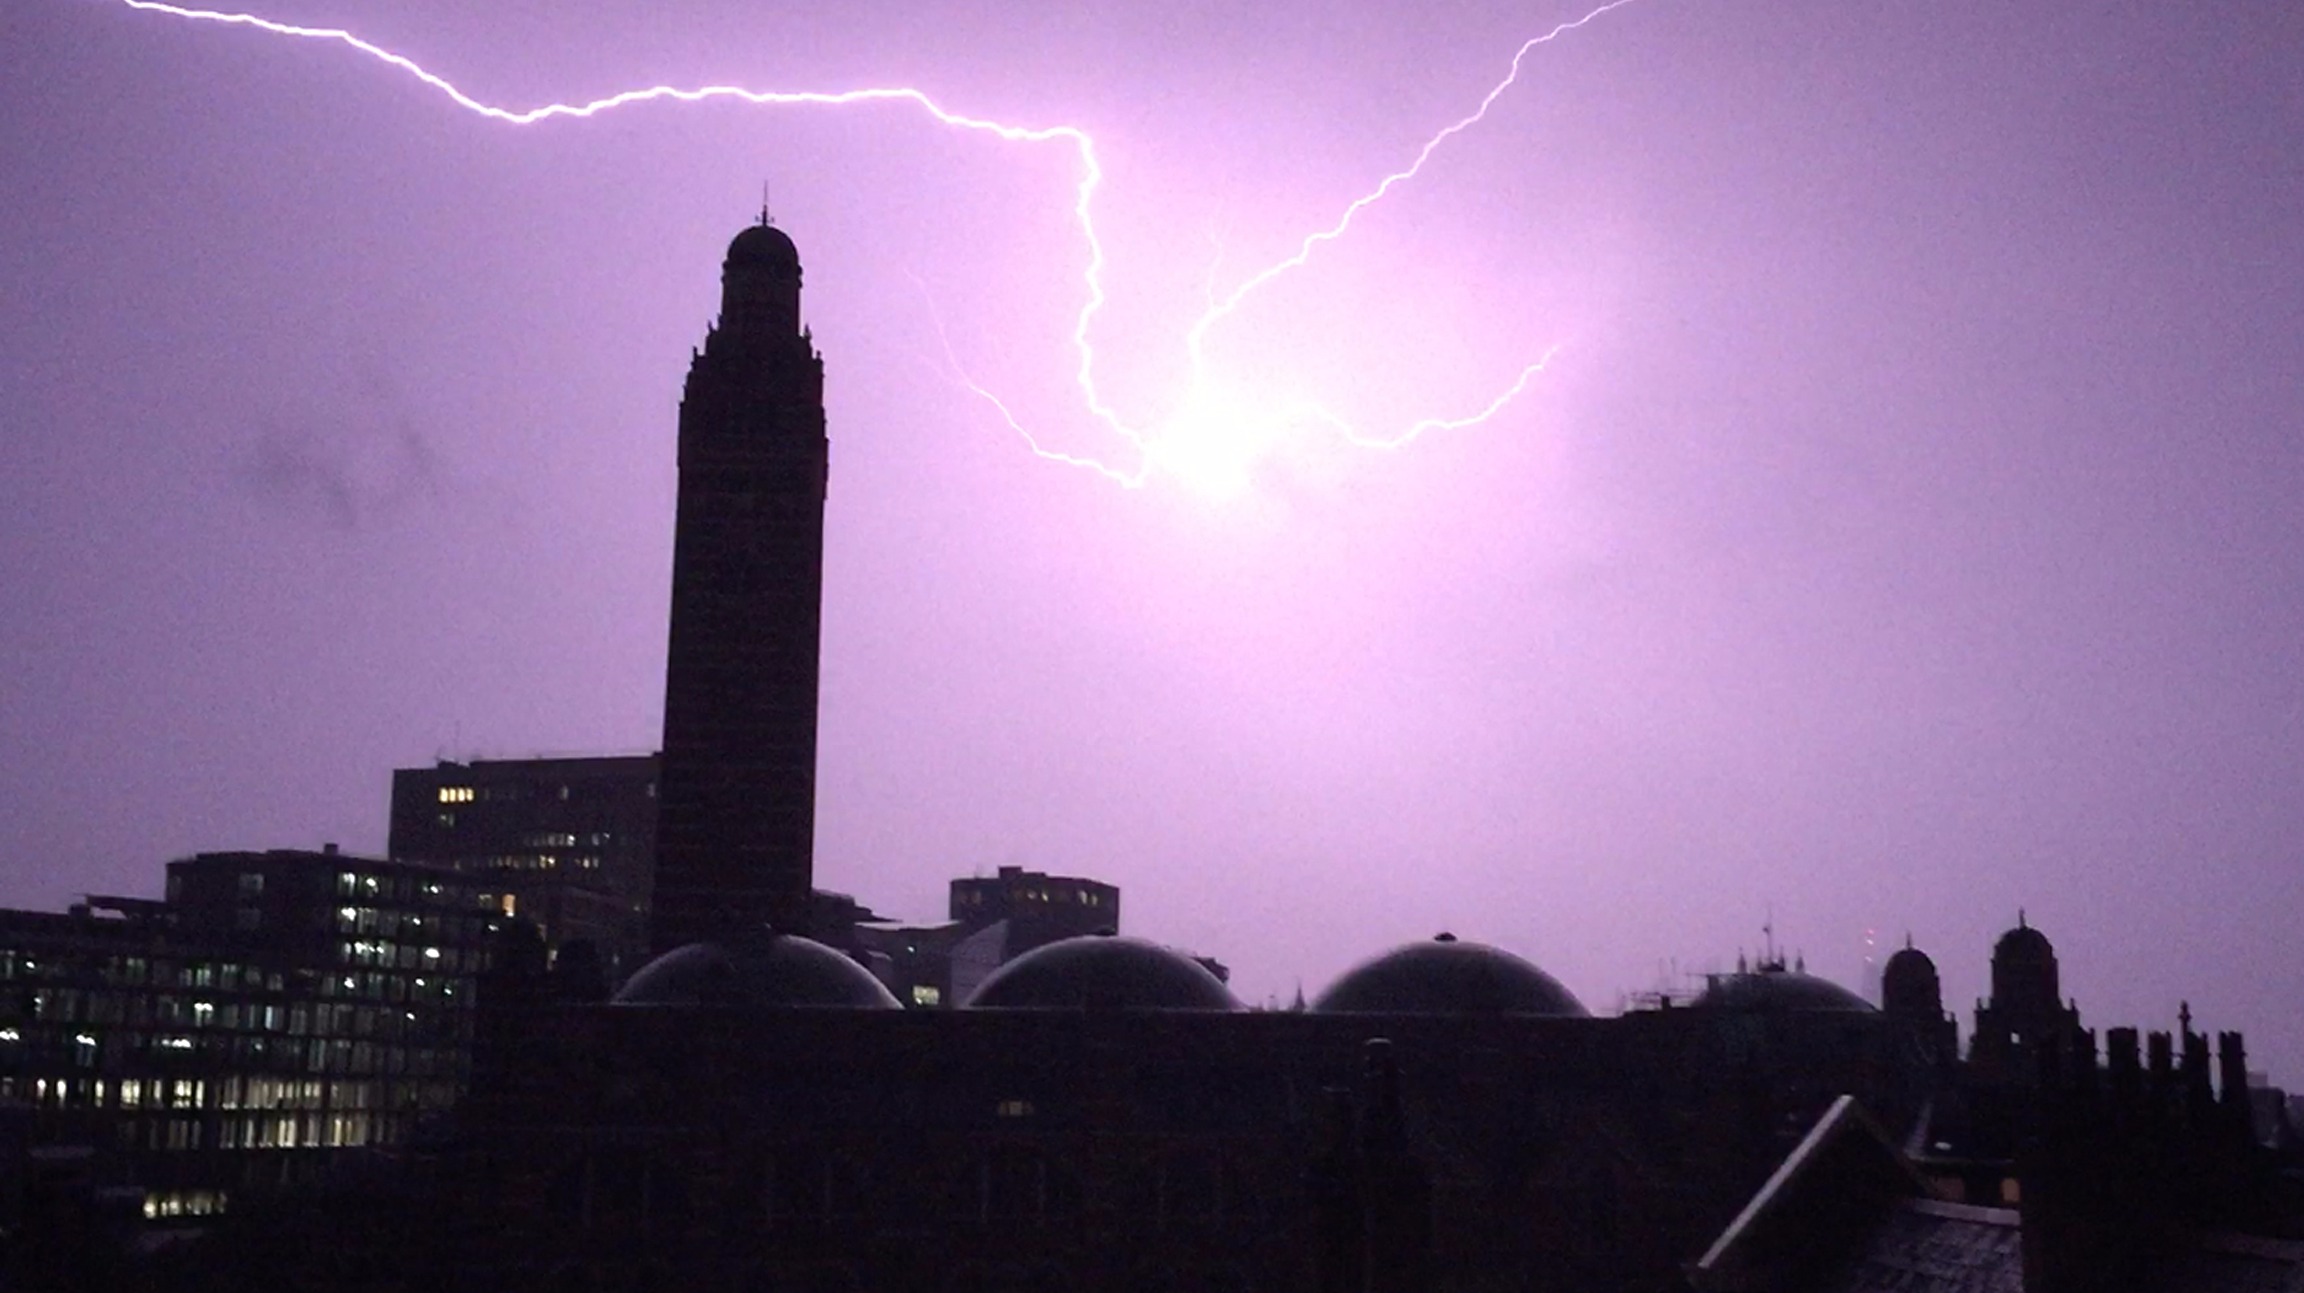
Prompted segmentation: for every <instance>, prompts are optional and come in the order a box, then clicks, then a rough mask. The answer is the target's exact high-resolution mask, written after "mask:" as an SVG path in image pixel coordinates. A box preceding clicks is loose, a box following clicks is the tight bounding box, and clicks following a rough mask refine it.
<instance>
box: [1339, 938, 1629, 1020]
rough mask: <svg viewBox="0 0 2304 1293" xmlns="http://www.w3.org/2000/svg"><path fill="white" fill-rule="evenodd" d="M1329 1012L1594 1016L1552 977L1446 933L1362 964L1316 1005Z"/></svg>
mask: <svg viewBox="0 0 2304 1293" xmlns="http://www.w3.org/2000/svg"><path fill="white" fill-rule="evenodd" d="M1312 1008H1313V1009H1314V1010H1317V1011H1319V1012H1321V1013H1322V1014H1358V1015H1567V1016H1571V1017H1575V1018H1583V1017H1584V1016H1585V1015H1586V1014H1587V1013H1588V1012H1587V1011H1586V1010H1585V1009H1584V1003H1582V1002H1580V1001H1578V1000H1577V999H1576V998H1575V996H1574V995H1573V994H1571V993H1570V992H1569V991H1568V989H1566V988H1563V987H1561V986H1560V982H1559V980H1557V979H1554V978H1553V977H1552V976H1551V975H1549V974H1546V973H1545V972H1544V971H1542V970H1539V969H1537V968H1536V967H1535V966H1533V965H1530V964H1529V963H1528V962H1527V961H1525V960H1522V959H1521V958H1520V957H1517V956H1514V955H1513V954H1511V953H1510V952H1507V951H1504V950H1502V949H1501V948H1495V947H1489V946H1488V945H1486V944H1484V943H1460V942H1458V941H1456V938H1455V936H1453V935H1450V934H1442V935H1440V936H1439V937H1438V938H1435V939H1433V940H1432V941H1431V942H1428V943H1409V944H1407V945H1405V946H1402V947H1396V948H1393V949H1392V950H1391V951H1389V952H1386V953H1384V954H1383V955H1382V956H1378V957H1376V958H1374V959H1373V960H1368V961H1363V962H1361V963H1360V964H1359V965H1357V966H1355V967H1354V968H1352V969H1351V970H1348V971H1346V972H1345V974H1344V977H1343V978H1340V979H1338V980H1336V982H1334V983H1332V984H1330V985H1329V987H1328V990H1327V991H1326V992H1323V993H1321V994H1320V999H1319V1000H1318V1001H1316V1002H1314V1003H1312Z"/></svg>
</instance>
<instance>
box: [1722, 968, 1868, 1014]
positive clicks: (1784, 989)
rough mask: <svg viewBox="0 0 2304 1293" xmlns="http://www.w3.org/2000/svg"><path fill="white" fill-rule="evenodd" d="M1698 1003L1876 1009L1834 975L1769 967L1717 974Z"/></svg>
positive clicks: (1769, 1007) (1730, 1007)
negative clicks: (1835, 981)
mask: <svg viewBox="0 0 2304 1293" xmlns="http://www.w3.org/2000/svg"><path fill="white" fill-rule="evenodd" d="M1696 1005H1697V1007H1698V1008H1699V1009H1704V1008H1709V1009H1713V1010H1769V1011H1775V1010H1849V1011H1862V1012H1866V1013H1869V1012H1870V1011H1871V1010H1872V1003H1871V1002H1869V1001H1866V1000H1865V999H1864V998H1862V997H1859V996H1857V995H1856V994H1855V993H1853V992H1850V991H1849V990H1848V989H1846V988H1843V987H1841V986H1840V985H1839V984H1837V983H1834V982H1832V981H1831V980H1830V979H1820V978H1817V977H1816V976H1815V975H1813V974H1809V973H1806V972H1805V971H1801V970H1780V969H1774V968H1769V967H1763V968H1761V969H1758V970H1755V971H1753V972H1751V973H1749V974H1724V975H1721V976H1719V977H1718V978H1715V979H1714V980H1712V986H1710V987H1708V988H1706V989H1704V995H1702V996H1700V997H1698V998H1696Z"/></svg>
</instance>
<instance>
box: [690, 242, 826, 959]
mask: <svg viewBox="0 0 2304 1293" xmlns="http://www.w3.org/2000/svg"><path fill="white" fill-rule="evenodd" d="M720 282H721V296H720V320H719V323H718V324H717V325H716V326H714V327H712V328H711V329H710V330H709V331H708V332H707V333H706V335H705V338H704V347H703V349H702V350H701V351H699V352H698V353H697V354H696V356H695V359H694V361H693V363H692V364H691V365H690V367H689V370H688V386H687V391H686V393H685V394H684V395H683V396H682V398H681V401H680V439H679V470H680V493H679V498H680V502H679V509H678V514H677V518H676V520H675V522H674V532H673V547H672V624H671V637H670V646H669V650H668V652H667V658H666V662H665V685H664V750H663V756H662V757H663V775H662V780H661V786H660V790H659V802H658V834H657V847H656V878H655V904H654V913H653V917H652V923H653V928H654V934H653V942H654V944H655V946H656V948H657V950H659V951H666V950H670V949H672V948H676V947H680V946H682V945H684V944H688V943H692V942H697V941H701V940H706V939H710V938H713V937H716V936H722V935H727V934H729V933H731V932H735V931H743V930H748V929H750V928H752V927H754V926H757V925H758V924H760V923H762V922H766V923H768V924H770V925H773V926H775V927H777V928H780V929H785V930H790V931H793V932H798V931H801V930H804V929H806V928H807V927H808V923H809V892H810V877H811V862H812V857H813V849H814V839H815V812H816V691H817V653H818V644H819V636H820V635H819V622H820V609H821V606H822V602H823V590H824V571H823V567H824V491H825V484H826V480H827V476H828V472H829V459H828V457H827V453H828V449H827V444H826V440H825V436H824V365H823V360H822V359H821V358H820V357H819V356H818V355H817V353H816V348H815V346H814V344H813V343H812V342H811V341H810V339H809V337H808V334H807V332H806V331H805V330H804V329H803V328H802V327H801V325H800V254H799V251H798V250H797V249H796V248H795V247H794V246H793V245H792V240H791V239H790V238H788V237H786V236H785V235H784V232H783V231H782V230H780V229H777V228H776V227H775V226H773V225H770V224H768V223H766V222H765V221H763V222H762V223H761V224H758V225H755V226H753V227H752V228H749V229H746V230H745V231H744V232H743V233H742V234H740V235H738V236H737V238H736V240H735V241H734V242H732V243H730V244H729V247H728V256H727V259H726V261H725V262H724V263H723V264H722V266H721V278H720Z"/></svg>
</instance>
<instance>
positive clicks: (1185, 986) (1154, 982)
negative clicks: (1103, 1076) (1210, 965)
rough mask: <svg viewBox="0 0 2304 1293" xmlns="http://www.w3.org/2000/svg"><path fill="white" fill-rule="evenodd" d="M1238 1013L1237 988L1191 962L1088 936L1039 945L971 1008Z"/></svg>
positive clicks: (1152, 947) (1139, 942)
mask: <svg viewBox="0 0 2304 1293" xmlns="http://www.w3.org/2000/svg"><path fill="white" fill-rule="evenodd" d="M1091 1004H1094V1005H1098V1006H1115V1007H1119V1008H1121V1009H1125V1010H1238V1009H1239V1008H1240V1003H1239V1001H1238V1000H1236V999H1235V998H1234V997H1233V996H1232V990H1231V989H1229V988H1227V987H1225V986H1224V984H1223V983H1222V982H1221V981H1219V980H1218V979H1217V977H1216V976H1215V975H1213V974H1210V973H1209V972H1208V971H1207V970H1206V969H1204V968H1202V967H1201V966H1200V965H1198V964H1197V963H1195V962H1193V961H1192V960H1190V959H1189V958H1187V957H1183V956H1179V955H1177V954H1176V953H1174V952H1171V951H1169V950H1168V949H1167V948H1165V947H1162V946H1160V945H1159V944H1157V943H1148V942H1146V941H1144V940H1143V939H1141V938H1120V937H1117V936H1114V935H1110V934H1087V935H1083V936H1081V937H1079V938H1066V939H1059V940H1057V941H1056V942H1053V943H1049V944H1046V945H1045V946H1042V947H1036V948H1033V949H1032V950H1031V951H1029V952H1026V953H1025V954H1024V955H1022V956H1019V957H1017V958H1016V959H1015V960H1013V961H1010V962H1009V963H1008V964H1006V965H1003V966H1001V967H1000V968H999V969H997V970H995V971H993V972H992V976H991V977H990V978H988V979H986V980H984V982H983V983H981V984H979V985H978V986H977V988H976V992H975V994H974V995H973V996H971V997H969V998H968V1003H967V1005H968V1009H971V1010H987V1009H989V1010H1079V1009H1083V1008H1085V1007H1087V1006H1089V1005H1091Z"/></svg>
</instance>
